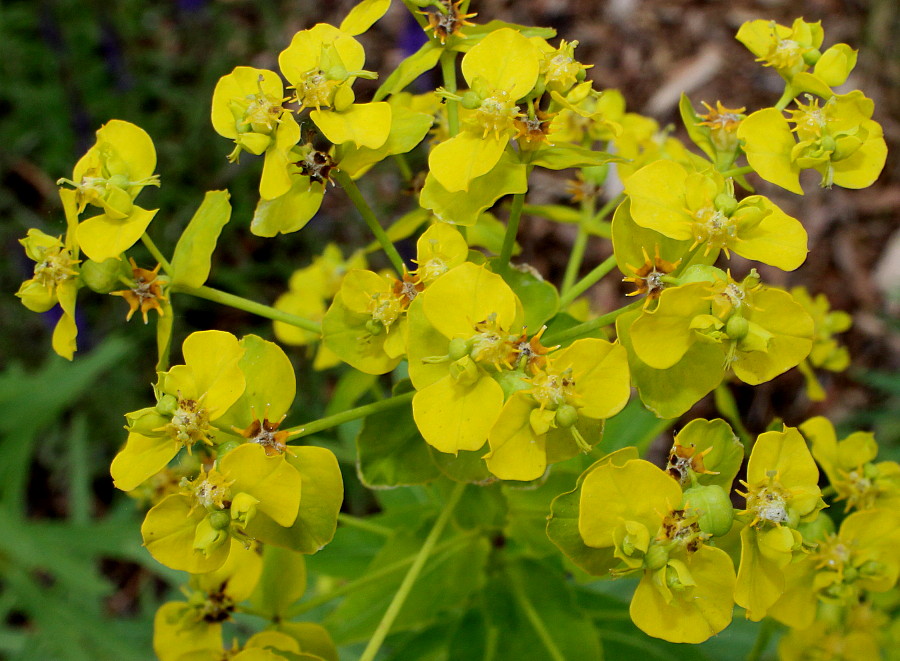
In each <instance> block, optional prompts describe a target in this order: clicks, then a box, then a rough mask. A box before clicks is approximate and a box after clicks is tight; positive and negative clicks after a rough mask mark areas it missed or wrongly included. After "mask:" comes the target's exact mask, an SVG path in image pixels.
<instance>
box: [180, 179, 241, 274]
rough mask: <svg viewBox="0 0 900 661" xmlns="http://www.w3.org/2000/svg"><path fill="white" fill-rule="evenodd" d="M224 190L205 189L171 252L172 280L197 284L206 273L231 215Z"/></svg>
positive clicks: (226, 193)
mask: <svg viewBox="0 0 900 661" xmlns="http://www.w3.org/2000/svg"><path fill="white" fill-rule="evenodd" d="M230 197H231V195H230V194H229V193H228V191H227V190H218V191H208V192H207V193H206V195H205V196H204V197H203V202H201V203H200V208H198V209H197V211H196V213H194V216H193V218H191V221H190V222H189V223H188V226H187V227H186V228H185V229H184V232H182V234H181V238H180V239H178V244H177V245H176V246H175V254H174V255H173V256H172V284H174V285H187V286H188V287H201V286H203V283H204V282H206V279H207V278H208V277H209V270H210V268H211V267H212V254H213V251H214V250H215V249H216V242H217V241H218V240H219V234H220V233H221V232H222V228H223V227H225V224H226V223H227V222H228V221H229V220H230V219H231V203H230V202H229V201H228V199H229V198H230Z"/></svg>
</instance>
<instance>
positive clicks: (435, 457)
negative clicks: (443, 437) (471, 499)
mask: <svg viewBox="0 0 900 661" xmlns="http://www.w3.org/2000/svg"><path fill="white" fill-rule="evenodd" d="M428 451H429V452H430V453H431V460H432V461H433V462H434V464H435V466H437V467H438V470H440V471H441V473H443V474H444V475H446V476H447V477H449V478H450V479H451V480H453V481H455V482H476V483H477V482H486V481H489V480H491V479H493V476H492V475H491V474H490V472H489V471H488V469H487V466H486V465H485V463H484V460H483V459H482V457H483V456H484V455H485V454H487V448H486V447H484V448H481V449H480V450H471V451H470V450H460V451H459V452H458V453H457V454H456V456H453V455H452V454H448V453H446V452H441V451H440V450H435V449H434V448H433V447H431V446H430V445H429V446H428Z"/></svg>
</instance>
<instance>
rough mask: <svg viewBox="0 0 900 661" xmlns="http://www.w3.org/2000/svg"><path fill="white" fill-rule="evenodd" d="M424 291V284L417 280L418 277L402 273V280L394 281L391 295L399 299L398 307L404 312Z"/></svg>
mask: <svg viewBox="0 0 900 661" xmlns="http://www.w3.org/2000/svg"><path fill="white" fill-rule="evenodd" d="M424 289H425V283H424V282H422V281H421V280H420V279H419V276H418V275H410V274H409V273H404V274H403V279H402V280H396V279H395V280H394V287H393V289H392V290H391V293H393V294H394V296H395V297H397V298H398V299H400V306H401V307H402V308H403V309H404V310H405V309H407V308H408V307H409V305H410V303H412V302H413V301H414V300H416V296H418V295H419V294H421V293H422V291H424Z"/></svg>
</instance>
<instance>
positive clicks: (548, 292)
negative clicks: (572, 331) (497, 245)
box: [492, 260, 559, 334]
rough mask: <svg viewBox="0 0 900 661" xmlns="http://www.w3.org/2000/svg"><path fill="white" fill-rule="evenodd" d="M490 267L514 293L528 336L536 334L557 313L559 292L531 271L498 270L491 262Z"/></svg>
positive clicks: (497, 265) (493, 261)
mask: <svg viewBox="0 0 900 661" xmlns="http://www.w3.org/2000/svg"><path fill="white" fill-rule="evenodd" d="M492 267H493V268H495V269H497V272H498V273H500V275H501V276H503V279H504V280H505V281H506V284H508V285H509V286H510V288H511V289H512V290H513V291H514V292H515V294H516V296H518V297H519V300H520V301H522V306H523V307H524V308H525V327H526V328H527V329H528V332H529V333H530V334H534V333H537V332H538V330H540V328H541V326H543V325H544V323H545V322H546V321H547V320H548V319H550V318H552V317H553V316H554V315H555V314H556V313H557V312H558V311H559V292H558V291H557V290H556V287H555V286H554V285H553V284H551V283H549V282H547V281H546V280H544V279H543V278H542V277H540V276H539V275H538V274H537V273H535V272H533V271H532V270H527V269H521V270H520V269H518V268H515V267H513V268H500V265H499V264H497V263H496V261H495V260H492Z"/></svg>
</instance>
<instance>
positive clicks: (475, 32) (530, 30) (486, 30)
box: [447, 20, 556, 53]
mask: <svg viewBox="0 0 900 661" xmlns="http://www.w3.org/2000/svg"><path fill="white" fill-rule="evenodd" d="M501 28H510V29H511V30H515V31H516V32H520V33H522V34H523V35H525V36H526V37H541V38H542V39H552V38H553V37H555V36H556V30H554V29H553V28H539V27H533V26H530V25H519V24H517V23H507V22H506V21H496V20H494V21H488V22H487V23H479V24H478V25H467V26H466V27H464V28H462V33H463V34H464V35H465V38H463V39H453V40H452V41H448V42H447V45H448V46H451V47H452V50H455V51H459V52H460V53H468V52H469V51H470V50H472V47H473V46H475V45H477V44H479V43H481V40H482V39H484V38H485V37H486V36H488V35H489V34H491V33H492V32H494V31H496V30H499V29H501Z"/></svg>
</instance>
